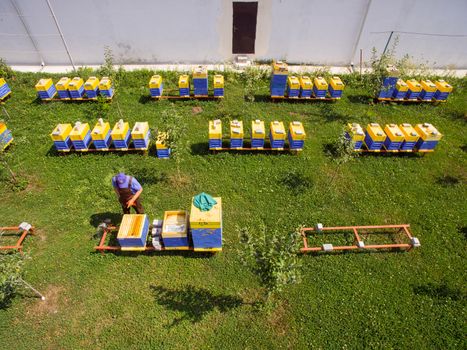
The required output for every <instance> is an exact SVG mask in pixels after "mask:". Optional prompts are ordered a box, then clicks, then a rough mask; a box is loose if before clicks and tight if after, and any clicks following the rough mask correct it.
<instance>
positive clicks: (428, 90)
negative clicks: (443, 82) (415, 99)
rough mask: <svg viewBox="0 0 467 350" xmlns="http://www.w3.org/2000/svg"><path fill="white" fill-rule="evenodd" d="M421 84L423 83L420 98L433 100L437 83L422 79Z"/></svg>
mask: <svg viewBox="0 0 467 350" xmlns="http://www.w3.org/2000/svg"><path fill="white" fill-rule="evenodd" d="M420 84H421V85H422V91H421V92H420V98H421V99H422V100H424V101H431V100H432V99H433V97H434V96H435V92H436V85H435V84H433V83H432V82H431V80H422V81H421V82H420Z"/></svg>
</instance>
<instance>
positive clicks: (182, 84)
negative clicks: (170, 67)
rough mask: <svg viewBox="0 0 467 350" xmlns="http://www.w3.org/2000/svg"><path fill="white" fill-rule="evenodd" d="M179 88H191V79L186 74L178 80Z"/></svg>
mask: <svg viewBox="0 0 467 350" xmlns="http://www.w3.org/2000/svg"><path fill="white" fill-rule="evenodd" d="M178 87H179V88H181V89H183V88H189V87H190V77H189V76H188V75H186V74H183V75H180V77H179V78H178Z"/></svg>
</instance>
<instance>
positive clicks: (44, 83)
mask: <svg viewBox="0 0 467 350" xmlns="http://www.w3.org/2000/svg"><path fill="white" fill-rule="evenodd" d="M52 85H53V81H52V79H50V78H47V79H40V80H39V82H38V83H37V84H36V90H37V91H48V90H49V89H50V87H51V86H52Z"/></svg>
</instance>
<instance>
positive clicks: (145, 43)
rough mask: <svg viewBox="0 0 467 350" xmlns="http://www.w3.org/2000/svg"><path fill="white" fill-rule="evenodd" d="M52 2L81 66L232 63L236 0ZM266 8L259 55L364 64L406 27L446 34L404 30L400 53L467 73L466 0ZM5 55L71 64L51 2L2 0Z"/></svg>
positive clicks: (277, 0)
mask: <svg viewBox="0 0 467 350" xmlns="http://www.w3.org/2000/svg"><path fill="white" fill-rule="evenodd" d="M49 1H50V4H51V5H52V8H53V10H54V12H55V15H56V18H57V20H58V23H59V26H60V28H61V30H62V33H63V36H64V39H65V41H66V43H67V45H68V48H69V51H70V55H71V57H72V58H73V61H74V63H75V64H76V65H93V64H100V63H102V61H103V53H104V47H105V46H108V47H110V48H111V49H112V51H113V53H114V56H115V57H116V60H117V61H118V62H119V63H126V64H157V63H216V62H222V61H229V60H231V59H232V57H233V55H232V53H231V52H232V51H231V47H232V1H231V0H151V1H150V0H131V1H129V0H79V1H71V0H49ZM258 3H259V6H258V20H257V33H256V54H255V55H254V58H255V59H279V58H281V59H286V60H288V61H289V62H295V63H308V64H319V65H348V64H350V62H352V61H353V62H355V64H358V60H359V58H358V56H359V49H360V48H362V49H363V50H364V57H365V58H366V59H368V58H369V57H370V53H371V49H372V48H373V47H376V48H377V49H378V50H379V51H380V52H381V51H382V50H383V48H384V45H385V44H386V41H387V39H388V36H389V32H390V31H399V32H417V33H422V34H441V36H440V35H422V34H404V33H399V34H395V35H398V36H399V45H398V47H397V52H398V53H399V54H400V55H403V54H409V55H412V56H414V58H415V59H416V60H420V61H428V62H429V63H430V64H431V65H432V66H434V67H446V66H448V65H452V66H455V67H457V68H467V20H465V17H466V15H467V0H449V1H440V0H392V1H385V0H327V1H322V0H259V1H258ZM14 5H16V7H17V9H18V11H19V13H20V15H21V18H22V19H23V21H24V23H25V24H23V23H22V21H21V20H20V17H19V16H18V14H17V12H16V10H15V6H14ZM28 31H29V33H30V34H31V35H28V33H27V32H28ZM360 33H361V35H360ZM449 35H458V36H455V37H452V36H449ZM34 44H35V45H34ZM35 46H36V47H37V49H36V48H35ZM0 57H2V58H5V59H6V60H7V62H8V63H9V64H12V65H22V64H24V65H26V64H28V65H33V64H40V63H41V60H43V61H44V63H45V64H46V65H64V64H69V63H70V59H69V56H68V54H67V52H66V50H65V46H64V44H63V41H62V39H61V37H60V35H59V31H58V29H57V26H56V25H55V22H54V20H53V18H52V15H51V13H50V10H49V8H48V6H47V2H46V0H0Z"/></svg>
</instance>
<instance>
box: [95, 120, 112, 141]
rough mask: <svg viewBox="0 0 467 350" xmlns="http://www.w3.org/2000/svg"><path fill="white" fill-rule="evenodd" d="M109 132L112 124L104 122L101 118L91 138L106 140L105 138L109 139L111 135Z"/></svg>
mask: <svg viewBox="0 0 467 350" xmlns="http://www.w3.org/2000/svg"><path fill="white" fill-rule="evenodd" d="M109 130H110V124H109V123H107V122H104V121H103V120H102V118H99V120H98V121H97V123H96V125H95V126H94V128H93V129H92V131H91V138H92V139H93V140H105V138H106V137H107V134H108V133H109Z"/></svg>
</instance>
